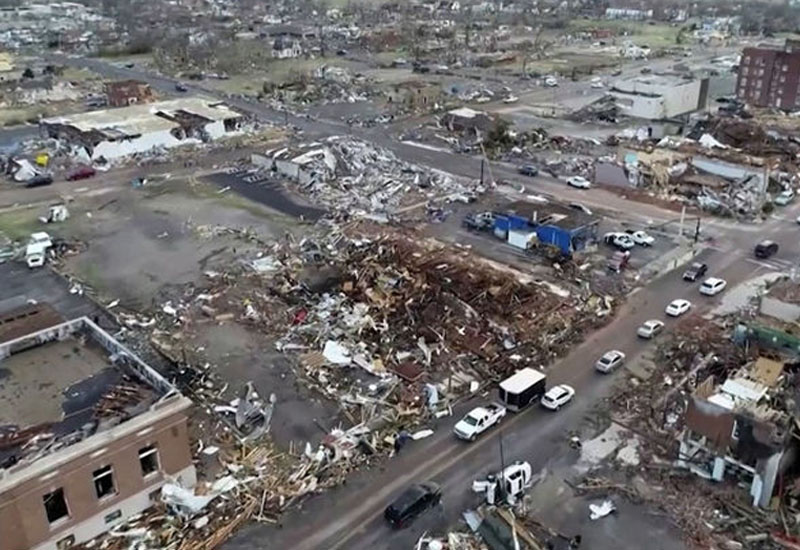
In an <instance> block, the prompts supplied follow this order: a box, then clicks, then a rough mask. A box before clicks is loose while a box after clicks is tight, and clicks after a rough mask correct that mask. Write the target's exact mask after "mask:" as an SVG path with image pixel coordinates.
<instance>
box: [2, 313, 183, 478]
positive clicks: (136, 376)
mask: <svg viewBox="0 0 800 550" xmlns="http://www.w3.org/2000/svg"><path fill="white" fill-rule="evenodd" d="M7 316H8V315H7ZM18 317H20V321H21V322H27V319H28V318H27V317H25V316H18ZM174 392H175V390H174V388H173V387H172V385H171V384H169V382H167V381H166V380H165V379H164V378H162V377H161V376H160V375H159V374H158V372H157V371H155V370H154V369H152V368H151V367H149V366H148V365H146V364H145V363H143V362H142V361H141V360H140V359H139V358H138V357H136V356H135V355H134V354H133V353H132V352H130V351H129V350H128V349H127V348H125V347H124V346H123V345H122V344H120V343H119V342H118V341H116V340H115V339H114V338H113V337H112V336H111V335H109V334H108V333H106V332H105V331H103V330H102V329H101V328H99V327H98V326H97V325H95V324H94V323H92V322H91V321H90V320H89V319H88V318H86V317H82V318H79V319H75V320H72V321H67V322H62V323H58V324H54V325H51V326H50V327H49V328H44V329H42V330H39V331H36V332H32V333H28V334H26V335H24V336H21V337H18V338H15V339H12V340H6V341H4V342H2V343H0V470H2V469H4V468H7V467H10V466H13V465H14V464H15V463H17V462H22V461H24V460H25V459H26V458H28V457H29V456H33V455H38V453H42V452H44V450H45V448H46V447H48V446H51V447H53V448H63V447H65V446H69V445H72V444H74V443H77V442H78V441H81V440H83V439H85V438H87V437H90V436H92V435H94V434H95V433H98V432H102V431H104V430H106V429H109V428H112V427H114V426H116V425H118V424H121V423H123V422H126V421H128V420H130V419H132V418H134V417H136V416H138V415H139V414H142V413H143V412H145V411H147V410H149V409H150V407H151V406H152V405H153V404H155V403H156V402H157V401H158V400H159V399H160V398H161V397H163V396H165V395H167V394H170V393H174ZM54 442H58V443H59V444H58V445H51V444H52V443H54Z"/></svg>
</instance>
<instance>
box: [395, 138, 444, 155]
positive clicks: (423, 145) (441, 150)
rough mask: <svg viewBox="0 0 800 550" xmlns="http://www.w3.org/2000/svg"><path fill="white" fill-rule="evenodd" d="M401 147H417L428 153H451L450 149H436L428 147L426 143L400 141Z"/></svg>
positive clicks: (431, 146) (432, 146)
mask: <svg viewBox="0 0 800 550" xmlns="http://www.w3.org/2000/svg"><path fill="white" fill-rule="evenodd" d="M400 143H402V144H403V145H410V146H411V147H418V148H420V149H427V150H428V151H436V152H437V153H452V152H453V151H451V150H450V149H445V148H444V147H436V146H434V145H428V144H427V143H420V142H418V141H408V140H404V141H401V142H400Z"/></svg>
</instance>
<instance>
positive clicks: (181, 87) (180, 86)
mask: <svg viewBox="0 0 800 550" xmlns="http://www.w3.org/2000/svg"><path fill="white" fill-rule="evenodd" d="M175 89H176V90H177V91H179V92H188V91H189V87H188V86H187V85H186V84H184V83H183V82H178V83H177V84H175Z"/></svg>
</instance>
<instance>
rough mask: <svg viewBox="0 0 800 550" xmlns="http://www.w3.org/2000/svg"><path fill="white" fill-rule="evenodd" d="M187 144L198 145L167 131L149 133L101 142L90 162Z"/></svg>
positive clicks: (193, 140)
mask: <svg viewBox="0 0 800 550" xmlns="http://www.w3.org/2000/svg"><path fill="white" fill-rule="evenodd" d="M189 143H200V142H199V141H198V140H196V139H183V140H181V139H178V138H176V137H175V136H173V135H172V134H171V133H170V131H169V130H162V131H159V132H151V133H149V134H142V135H141V136H139V137H137V138H134V139H130V140H120V141H103V142H100V143H98V144H97V145H96V146H95V148H94V151H93V152H92V160H97V159H99V158H100V157H103V158H105V159H106V160H114V159H118V158H121V157H126V156H128V155H133V154H135V153H144V152H146V151H150V150H151V149H153V148H155V147H165V148H170V147H177V146H179V145H185V144H189Z"/></svg>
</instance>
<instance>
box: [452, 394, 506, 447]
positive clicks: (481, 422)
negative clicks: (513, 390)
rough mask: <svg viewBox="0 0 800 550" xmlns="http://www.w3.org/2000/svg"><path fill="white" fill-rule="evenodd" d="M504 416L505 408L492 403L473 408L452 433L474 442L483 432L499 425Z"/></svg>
mask: <svg viewBox="0 0 800 550" xmlns="http://www.w3.org/2000/svg"><path fill="white" fill-rule="evenodd" d="M505 415H506V408H505V407H503V406H502V405H497V404H494V403H492V404H491V405H486V406H485V407H475V408H474V409H472V410H471V411H469V412H468V413H467V414H466V416H464V418H462V419H461V420H459V421H458V423H457V424H456V425H455V427H454V428H453V433H454V434H456V437H458V438H460V439H466V440H467V441H475V439H476V438H477V437H478V436H479V435H480V434H482V433H483V432H484V431H486V430H488V429H489V428H491V427H492V426H494V425H496V424H499V423H500V420H502V418H503V417H504V416H505Z"/></svg>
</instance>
